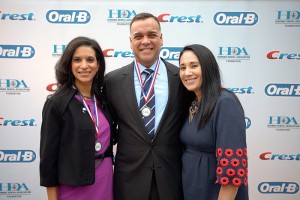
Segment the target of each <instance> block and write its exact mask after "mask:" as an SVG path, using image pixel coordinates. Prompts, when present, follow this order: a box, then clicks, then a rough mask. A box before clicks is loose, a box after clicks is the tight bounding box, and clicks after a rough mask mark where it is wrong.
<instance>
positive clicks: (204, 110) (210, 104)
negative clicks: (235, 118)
mask: <svg viewBox="0 0 300 200" xmlns="http://www.w3.org/2000/svg"><path fill="white" fill-rule="evenodd" d="M185 51H192V52H194V54H195V55H196V56H197V58H198V60H199V63H200V65H201V71H202V87H201V94H202V99H201V102H200V104H201V108H200V110H199V112H200V121H199V122H198V128H200V127H203V126H204V125H205V124H206V122H207V121H208V120H209V118H210V117H211V115H212V112H213V110H214V108H215V106H216V103H217V101H218V98H219V96H220V92H221V90H222V86H221V75H220V70H219V65H218V63H217V61H216V59H215V57H214V55H213V53H212V52H211V51H210V50H209V49H208V48H207V47H205V46H203V45H199V44H193V45H188V46H185V47H184V48H183V50H182V51H181V53H180V55H179V60H180V58H181V56H182V54H183V52H185Z"/></svg>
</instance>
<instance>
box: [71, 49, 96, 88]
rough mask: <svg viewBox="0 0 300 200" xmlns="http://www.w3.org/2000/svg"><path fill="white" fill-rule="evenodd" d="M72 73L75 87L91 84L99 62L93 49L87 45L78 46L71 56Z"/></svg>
mask: <svg viewBox="0 0 300 200" xmlns="http://www.w3.org/2000/svg"><path fill="white" fill-rule="evenodd" d="M71 66H72V73H73V75H74V76H75V84H76V86H77V87H86V86H90V87H91V86H92V82H93V78H94V76H95V75H96V73H97V72H98V69H99V64H98V61H97V58H96V53H95V50H94V49H93V48H91V47H89V46H80V47H78V48H77V49H76V50H75V51H74V54H73V57H72V62H71Z"/></svg>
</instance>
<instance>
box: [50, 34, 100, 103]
mask: <svg viewBox="0 0 300 200" xmlns="http://www.w3.org/2000/svg"><path fill="white" fill-rule="evenodd" d="M80 46H89V47H91V48H92V49H94V50H95V54H96V59H97V61H98V63H99V70H98V72H97V74H96V75H95V77H94V78H93V83H92V89H91V92H92V93H94V94H95V95H96V97H97V99H99V100H100V101H103V96H102V93H101V89H102V87H103V83H104V73H105V60H104V55H103V52H102V49H101V47H100V45H99V44H98V42H97V41H96V40H93V39H91V38H87V37H82V36H81V37H76V38H74V39H73V40H71V41H70V42H69V44H68V45H67V47H66V49H65V51H64V52H63V54H62V56H61V58H60V59H59V60H58V61H57V63H56V65H55V75H56V80H57V83H58V89H57V91H56V92H55V93H59V92H60V91H61V90H62V88H65V87H67V88H70V87H73V86H75V82H74V81H75V77H74V75H73V73H72V67H71V63H72V57H73V54H74V52H75V50H76V49H77V48H78V47H80Z"/></svg>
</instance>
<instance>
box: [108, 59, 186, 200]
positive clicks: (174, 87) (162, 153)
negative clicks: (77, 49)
mask: <svg viewBox="0 0 300 200" xmlns="http://www.w3.org/2000/svg"><path fill="white" fill-rule="evenodd" d="M164 63H165V65H166V68H167V74H168V84H169V95H168V97H169V98H168V102H167V105H166V108H165V111H164V114H163V116H162V119H161V121H160V123H159V126H158V128H157V130H156V133H155V134H156V135H155V138H154V140H153V142H151V141H150V140H149V138H148V134H147V130H146V128H145V126H144V124H143V121H142V119H141V114H140V112H139V109H138V104H137V100H136V95H135V89H134V75H133V73H134V71H133V70H134V65H133V63H131V64H129V65H127V66H125V67H122V68H120V69H117V70H115V71H113V72H110V73H108V74H107V75H106V90H107V98H108V104H109V105H110V106H111V108H112V110H113V113H114V115H115V118H116V120H117V124H118V132H117V142H118V144H117V153H116V163H115V168H114V170H115V171H114V175H115V177H114V190H115V199H116V200H121V199H124V200H125V199H127V200H148V197H149V192H150V186H151V180H152V173H153V170H155V175H156V181H157V186H158V192H159V196H160V199H161V200H179V199H183V197H182V184H181V154H182V147H181V144H180V140H179V133H180V129H181V126H182V124H183V122H184V120H183V118H184V113H183V112H184V111H185V106H183V102H184V97H185V89H184V87H183V85H182V84H181V81H180V78H179V74H178V72H179V68H178V67H176V66H175V65H172V64H171V63H168V62H165V61H164ZM155 97H156V98H159V96H155Z"/></svg>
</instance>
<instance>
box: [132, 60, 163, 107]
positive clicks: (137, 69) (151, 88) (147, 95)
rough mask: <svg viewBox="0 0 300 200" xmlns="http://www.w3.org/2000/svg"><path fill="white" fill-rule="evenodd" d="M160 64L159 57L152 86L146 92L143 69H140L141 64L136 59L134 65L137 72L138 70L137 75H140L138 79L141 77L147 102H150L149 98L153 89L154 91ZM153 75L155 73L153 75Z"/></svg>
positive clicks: (140, 80)
mask: <svg viewBox="0 0 300 200" xmlns="http://www.w3.org/2000/svg"><path fill="white" fill-rule="evenodd" d="M159 65H160V61H159V59H158V60H157V62H156V66H155V70H154V77H153V79H152V82H151V84H150V88H149V90H148V92H147V93H145V91H144V84H143V79H142V74H141V70H140V66H139V64H138V62H137V61H136V60H135V65H134V67H135V72H136V74H137V77H138V79H139V82H140V85H141V87H142V93H143V97H144V99H145V102H146V103H147V102H148V100H149V98H150V94H151V91H152V90H153V88H154V83H155V81H156V76H157V74H158V69H159ZM152 76H153V75H152Z"/></svg>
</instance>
